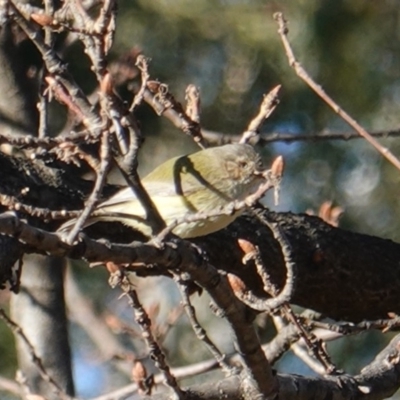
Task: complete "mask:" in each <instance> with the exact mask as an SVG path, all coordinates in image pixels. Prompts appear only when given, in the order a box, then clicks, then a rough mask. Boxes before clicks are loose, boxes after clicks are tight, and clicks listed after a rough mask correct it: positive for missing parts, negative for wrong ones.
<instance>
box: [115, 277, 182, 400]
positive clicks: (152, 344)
mask: <svg viewBox="0 0 400 400" xmlns="http://www.w3.org/2000/svg"><path fill="white" fill-rule="evenodd" d="M120 287H121V289H122V290H123V291H124V295H125V296H126V297H127V298H128V300H129V303H130V305H131V306H132V307H133V309H134V312H135V320H136V322H137V323H138V324H139V326H140V328H141V330H142V332H143V339H144V340H145V342H146V344H147V347H148V349H149V352H150V357H151V358H152V360H153V361H154V362H155V364H156V366H157V368H159V370H160V372H161V374H162V375H163V377H164V383H165V384H166V385H167V386H168V387H169V388H170V389H172V391H173V393H174V394H175V396H176V398H178V399H183V398H184V392H183V391H182V389H181V388H180V387H179V385H178V382H177V381H176V378H175V377H174V376H173V375H172V373H171V370H170V367H169V366H168V364H167V362H166V360H165V355H164V353H163V352H162V350H161V348H160V346H159V345H158V343H157V341H156V339H155V338H154V336H153V332H152V330H151V321H150V318H149V317H148V315H147V313H146V311H145V309H144V308H143V306H142V304H141V303H140V300H139V297H138V295H137V292H136V290H134V288H133V285H132V284H131V283H130V281H129V278H128V277H127V276H126V275H125V274H123V273H122V274H121V281H120Z"/></svg>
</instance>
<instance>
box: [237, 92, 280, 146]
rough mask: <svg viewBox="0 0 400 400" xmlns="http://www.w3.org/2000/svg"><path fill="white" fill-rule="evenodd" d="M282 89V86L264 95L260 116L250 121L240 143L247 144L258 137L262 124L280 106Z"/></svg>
mask: <svg viewBox="0 0 400 400" xmlns="http://www.w3.org/2000/svg"><path fill="white" fill-rule="evenodd" d="M280 89H281V85H278V86H275V87H274V88H273V89H271V90H270V91H269V93H268V94H265V95H264V98H263V101H262V102H261V105H260V109H259V111H258V114H257V115H256V116H255V117H254V118H253V119H252V120H251V121H250V123H249V126H248V127H247V129H246V130H245V131H244V132H243V134H242V137H241V138H240V140H239V143H247V142H249V141H250V139H252V138H257V137H258V135H259V134H260V129H261V126H262V124H263V123H264V121H265V120H266V119H268V118H269V116H270V115H271V114H272V113H273V112H274V110H275V108H276V107H277V105H278V104H279V99H278V94H279V91H280Z"/></svg>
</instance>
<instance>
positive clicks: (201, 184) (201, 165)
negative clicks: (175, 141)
mask: <svg viewBox="0 0 400 400" xmlns="http://www.w3.org/2000/svg"><path fill="white" fill-rule="evenodd" d="M262 171H263V170H262V162H261V158H260V156H259V155H258V154H257V152H256V151H255V150H254V148H253V147H252V146H250V145H248V144H227V145H224V146H219V147H213V148H209V149H205V150H200V151H198V152H196V153H193V154H190V155H185V156H180V157H175V158H171V159H170V160H168V161H166V162H164V163H163V164H161V165H160V166H158V167H157V168H156V169H154V170H153V171H152V172H150V173H149V174H148V175H147V176H146V177H145V178H143V179H142V183H143V186H144V188H145V189H146V190H147V192H148V194H149V196H150V197H151V199H152V201H153V203H154V205H155V206H156V208H157V209H158V211H159V213H160V215H161V217H162V218H163V219H164V221H165V222H166V224H167V226H168V225H170V224H172V223H174V222H175V221H176V220H182V219H183V217H185V216H187V215H191V214H196V213H198V212H204V213H207V212H212V211H215V210H217V209H219V208H221V207H224V206H226V205H227V204H229V203H230V202H232V201H233V200H243V199H245V198H246V197H247V196H248V195H250V194H252V193H254V192H255V191H256V190H257V188H258V187H259V185H260V184H261V183H262V182H263V180H264V178H263V176H262ZM239 214H240V212H236V213H235V214H233V215H225V214H223V215H218V216H214V217H209V218H205V219H200V220H196V221H192V222H182V223H181V224H179V225H177V226H176V227H175V228H174V229H173V233H175V234H176V235H178V236H180V237H181V238H194V237H198V236H205V235H208V234H209V233H213V232H216V231H218V230H220V229H223V228H225V227H226V226H228V225H229V224H230V223H231V222H233V221H234V220H235V218H236V217H237V216H238V215H239ZM75 221H76V220H70V221H67V222H66V223H65V224H64V225H62V227H61V228H60V230H61V231H65V230H67V229H69V228H71V227H72V226H73V225H74V223H75ZM99 221H119V222H122V223H123V224H125V225H127V226H129V227H132V228H134V229H135V230H139V231H141V232H142V233H144V234H145V235H147V236H150V235H151V229H150V226H149V224H148V222H147V221H146V219H145V212H144V209H143V207H142V206H141V204H140V202H139V201H138V200H137V199H136V196H135V194H134V193H133V191H132V190H131V189H130V188H129V187H128V188H125V189H122V190H121V191H119V192H117V193H116V194H115V195H114V196H112V197H111V198H110V199H108V200H106V201H104V202H103V203H100V204H99V205H98V206H97V208H96V209H95V211H94V212H93V216H91V217H89V218H88V220H87V221H86V223H85V226H89V225H92V224H94V223H96V222H99Z"/></svg>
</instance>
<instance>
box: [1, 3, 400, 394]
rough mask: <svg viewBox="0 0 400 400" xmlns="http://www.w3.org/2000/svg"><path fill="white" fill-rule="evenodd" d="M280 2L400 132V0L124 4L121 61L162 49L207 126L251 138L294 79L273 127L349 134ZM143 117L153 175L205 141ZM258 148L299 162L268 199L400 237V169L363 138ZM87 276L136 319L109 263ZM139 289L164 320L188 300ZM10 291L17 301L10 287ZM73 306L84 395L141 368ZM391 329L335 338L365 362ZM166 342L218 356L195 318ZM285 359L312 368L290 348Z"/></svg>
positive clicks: (109, 306) (344, 358) (345, 83)
mask: <svg viewBox="0 0 400 400" xmlns="http://www.w3.org/2000/svg"><path fill="white" fill-rule="evenodd" d="M276 11H282V12H283V13H284V15H285V17H286V19H287V20H288V21H289V24H288V27H289V39H290V40H291V43H292V45H293V48H294V51H295V54H296V56H297V58H298V60H299V61H300V62H301V63H302V65H303V66H304V68H305V69H306V70H307V71H308V72H309V74H310V75H311V76H312V77H313V78H314V79H315V80H316V81H317V82H318V83H319V84H321V85H322V86H323V88H324V89H325V90H326V91H327V93H328V94H329V95H331V96H332V97H333V98H334V99H335V100H336V101H337V102H338V103H339V105H340V106H341V107H342V108H343V109H345V110H346V111H347V112H348V113H350V114H351V115H352V116H353V117H354V118H355V119H356V120H357V121H358V122H360V123H361V124H362V125H363V126H364V127H365V128H366V129H367V130H369V131H389V130H397V129H400V113H399V105H400V104H399V103H400V1H399V0H381V1H379V2H377V1H374V2H373V1H364V0H322V1H321V0H298V1H290V0H280V1H268V0H267V1H266V0H248V1H245V0H196V1H190V0H173V1H170V0H135V1H133V0H125V1H120V2H119V13H118V20H117V30H116V38H115V44H114V46H113V48H112V51H111V54H110V57H109V58H110V61H115V60H118V59H119V58H120V57H123V56H124V55H125V54H128V53H132V52H142V53H143V54H144V55H146V56H148V57H151V59H152V62H151V64H150V74H151V78H152V79H158V80H160V81H161V82H164V83H166V84H168V86H169V89H170V91H171V92H172V93H173V94H174V95H175V97H176V98H177V99H178V100H179V101H181V102H184V93H185V88H186V87H187V85H188V84H195V85H196V86H198V87H199V89H200V92H201V100H202V114H201V123H202V126H203V128H205V129H209V130H212V131H218V132H222V133H229V134H238V135H239V134H240V133H241V132H243V131H244V130H245V129H246V126H247V124H248V122H249V121H250V119H251V118H252V117H253V116H254V115H255V114H256V113H257V110H258V107H259V104H260V102H261V99H262V96H263V94H264V93H266V92H268V91H269V90H270V89H271V88H272V87H274V86H275V85H277V84H281V85H282V90H281V94H280V100H281V102H280V104H279V106H278V108H277V109H276V111H275V112H274V113H273V115H272V116H271V117H270V119H269V120H268V121H267V123H266V124H265V125H264V127H263V130H262V133H263V135H265V136H266V137H268V135H269V134H272V133H286V134H292V135H294V136H296V135H299V134H307V135H310V136H312V135H313V134H316V133H321V132H323V131H333V132H341V133H346V132H350V131H351V130H350V128H349V127H348V126H347V125H346V124H345V123H344V121H342V120H341V119H340V118H339V117H338V116H337V115H336V114H335V113H334V112H333V111H332V110H331V109H330V108H328V106H327V105H326V104H325V103H323V102H322V101H321V100H320V99H319V98H318V97H317V96H316V95H315V94H314V93H313V92H311V90H310V89H309V88H308V87H307V86H306V85H305V84H304V83H303V82H302V81H301V80H300V79H299V78H297V76H296V75H295V73H294V71H293V70H292V69H291V68H290V67H289V65H288V62H287V58H286V55H285V52H284V50H283V47H282V44H281V41H280V38H279V36H278V34H277V25H276V22H275V21H274V20H273V18H272V15H273V13H274V12H276ZM62 52H63V54H64V58H65V59H66V60H67V61H68V63H69V67H70V68H71V71H72V72H73V73H74V74H75V78H76V80H77V81H78V83H79V84H80V85H81V86H82V87H83V88H84V90H85V91H86V92H87V93H92V92H94V91H96V90H97V87H96V81H95V79H94V76H92V75H91V73H90V71H89V69H88V66H89V63H88V61H87V60H86V59H85V57H84V55H83V51H82V47H81V45H80V44H77V43H76V42H74V41H73V40H71V41H70V42H69V46H68V48H64V49H63V50H62ZM119 93H120V95H121V96H122V97H123V98H124V99H126V100H127V101H130V100H131V97H132V96H131V94H130V92H129V91H128V90H127V89H126V88H124V87H121V88H119ZM53 112H54V119H53V123H52V128H53V130H54V133H56V132H57V130H58V129H60V127H62V126H63V124H64V122H65V115H63V113H62V112H61V111H60V110H59V107H58V108H57V107H55V111H53ZM137 117H138V119H139V120H140V123H141V128H142V132H143V134H144V136H145V138H146V140H145V144H144V147H143V150H142V152H141V162H140V169H141V172H142V173H143V174H144V173H146V172H148V171H150V170H151V169H152V168H154V167H155V166H156V165H158V164H160V163H161V162H162V161H164V160H166V159H168V158H170V157H172V156H174V155H178V154H182V153H187V152H191V151H194V150H196V147H195V145H194V144H193V142H192V141H191V139H190V138H187V137H185V136H184V134H183V133H182V132H180V131H179V130H178V129H176V128H175V127H174V126H173V125H172V124H171V123H170V122H169V121H168V120H166V119H164V118H162V117H159V116H157V115H156V114H155V113H154V111H153V110H152V109H151V108H150V107H148V106H147V105H142V106H141V107H140V109H139V110H138V111H137ZM381 143H382V144H383V145H384V146H388V147H390V149H391V150H392V151H393V152H394V153H395V154H399V155H400V145H399V140H398V139H396V138H391V137H386V138H384V139H381ZM259 151H260V152H261V153H262V155H263V157H264V159H265V161H266V163H268V162H270V160H271V159H272V158H273V157H275V156H277V155H278V154H282V155H283V156H284V158H285V161H286V171H285V176H284V181H283V186H282V192H281V203H280V205H279V206H278V207H274V206H273V205H272V201H271V200H270V199H267V204H268V205H269V206H271V207H273V208H274V209H277V210H281V211H293V212H305V211H306V210H308V209H312V210H315V211H317V210H318V208H319V207H320V205H321V203H322V202H324V201H326V200H330V201H333V203H334V205H339V206H341V207H343V208H344V209H345V213H344V215H343V217H342V219H341V227H343V228H346V229H350V230H354V231H357V232H362V233H367V234H371V235H376V236H381V237H385V238H389V239H392V240H395V241H399V240H400V230H399V229H398V227H399V223H398V221H397V217H398V216H399V213H400V203H399V196H398V187H397V184H398V183H399V181H400V174H399V171H397V170H396V169H395V168H394V167H393V166H392V165H390V164H389V163H388V162H387V161H386V160H384V159H382V157H381V156H380V155H379V154H378V153H377V152H376V151H375V150H374V149H373V148H372V147H371V146H370V145H368V144H367V143H366V142H365V141H364V140H362V139H357V140H349V141H345V140H329V141H312V140H309V141H299V142H295V143H292V144H286V143H282V142H276V143H271V144H268V145H263V146H260V147H259ZM74 274H75V276H77V277H78V280H79V285H80V288H81V290H82V291H83V292H84V293H85V294H86V295H87V297H88V301H89V302H90V304H91V306H92V307H93V308H94V309H95V310H96V312H98V314H99V315H101V316H105V315H108V313H111V314H112V315H117V316H118V318H121V319H124V320H125V319H126V321H127V323H129V324H131V325H132V326H133V325H134V324H133V322H132V311H131V310H130V309H128V308H127V306H126V303H125V301H124V300H117V297H118V295H119V293H117V292H116V291H111V289H109V287H108V284H107V274H106V273H105V272H104V271H102V270H101V269H94V270H88V269H87V268H85V267H84V266H82V265H78V266H76V265H75V266H74ZM155 288H157V292H155ZM138 290H139V294H140V295H141V296H142V301H143V303H144V304H145V305H146V306H147V307H150V306H151V305H154V304H156V303H157V304H159V305H160V311H159V312H158V314H157V317H156V319H157V320H159V321H164V320H165V318H167V317H168V315H169V314H170V310H171V308H174V307H177V306H178V304H179V293H178V291H177V289H176V288H175V287H174V286H173V285H172V284H171V283H170V282H168V281H167V280H164V279H158V278H157V279H150V280H149V279H146V280H143V279H142V280H140V279H138ZM155 293H156V294H155ZM1 296H3V297H4V300H3V301H2V302H6V300H7V299H6V297H7V295H6V294H3V293H1ZM160 299H162V300H160ZM195 304H196V305H198V307H199V318H200V320H201V322H202V323H203V324H204V326H205V327H206V328H207V329H208V331H209V333H210V335H211V336H212V338H213V339H214V340H215V341H216V343H217V344H218V345H219V346H220V347H221V349H222V350H223V351H227V352H231V351H233V346H232V343H230V342H229V341H227V331H226V326H225V324H224V322H223V321H221V320H219V319H217V318H216V317H214V316H213V315H212V313H211V312H210V311H209V310H208V301H207V298H206V296H205V295H203V296H202V297H201V298H200V299H199V298H198V297H196V299H195ZM71 317H72V318H71V321H72V322H71V338H72V345H73V353H74V360H75V376H76V384H77V389H78V395H80V396H82V397H87V398H89V397H93V396H95V395H96V394H100V393H102V392H104V391H106V390H109V389H110V388H112V387H113V388H115V387H118V386H119V385H122V384H125V383H127V382H128V380H129V377H121V375H120V373H119V372H117V370H116V368H115V367H114V364H113V363H110V362H109V361H108V360H105V359H104V357H103V355H101V354H100V353H99V352H98V350H97V349H96V347H95V346H93V344H92V341H91V339H90V337H89V335H88V334H87V332H85V330H84V329H82V328H81V327H80V325H79V324H77V323H76V321H74V316H73V313H71ZM260 334H261V336H262V337H265V338H267V337H268V336H270V335H271V331H270V330H269V329H268V327H267V328H265V327H263V326H262V324H261V323H260ZM122 336H123V335H122ZM389 336H390V335H387V336H386V337H385V339H384V338H383V335H381V334H378V333H372V334H364V335H358V336H357V337H355V338H350V339H346V340H341V341H337V342H335V344H334V345H333V346H331V347H332V349H333V350H334V353H333V354H334V357H333V358H334V361H335V362H337V363H338V364H339V366H340V367H342V368H344V369H345V370H346V371H347V372H349V373H354V372H356V371H358V370H360V368H362V366H364V365H365V364H366V363H367V362H369V361H370V360H371V359H372V358H373V357H374V355H375V354H376V352H377V351H378V350H379V349H381V348H383V346H384V343H385V341H386V340H387V338H388V337H389ZM0 337H1V338H2V339H1V341H0V354H1V359H0V374H2V375H5V376H8V377H13V376H14V374H15V368H16V366H15V355H14V353H13V351H12V345H11V344H10V343H11V341H12V335H11V333H10V332H9V330H8V328H6V327H5V326H4V324H0ZM124 340H125V342H126V344H127V345H128V346H129V347H130V348H131V349H132V350H135V351H136V352H138V353H139V355H140V352H142V353H141V354H142V355H145V350H144V349H142V347H141V344H140V343H138V342H140V340H138V339H135V340H131V339H129V338H128V337H125V338H124ZM163 344H164V346H165V348H166V352H167V355H168V357H169V359H170V360H171V363H172V365H173V366H181V365H185V364H188V363H190V362H194V361H200V360H202V359H208V358H209V357H210V356H209V355H208V353H207V352H206V350H205V349H204V348H203V347H202V344H201V343H199V342H198V341H197V339H195V338H194V336H193V334H192V333H191V331H190V328H189V327H188V325H187V321H186V318H185V317H181V318H178V319H177V321H176V322H175V326H174V327H173V328H171V329H170V331H169V332H168V334H167V335H166V337H165V340H164V342H163ZM138 349H140V350H138ZM278 369H279V370H281V371H285V372H297V373H300V374H312V372H311V370H309V369H308V368H307V367H305V365H304V364H303V363H302V362H300V361H298V360H297V359H295V358H294V357H293V356H291V355H290V354H288V355H287V356H286V357H285V358H284V359H283V360H282V361H281V362H280V363H279V366H278ZM206 378H207V377H202V378H201V379H206ZM191 382H192V381H191V380H187V381H184V383H191ZM9 398H12V397H9Z"/></svg>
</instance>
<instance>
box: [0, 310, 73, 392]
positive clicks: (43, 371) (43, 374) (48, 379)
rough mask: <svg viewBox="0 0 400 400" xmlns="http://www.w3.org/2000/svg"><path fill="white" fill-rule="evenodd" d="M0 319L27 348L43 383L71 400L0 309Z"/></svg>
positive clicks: (22, 335) (19, 329)
mask: <svg viewBox="0 0 400 400" xmlns="http://www.w3.org/2000/svg"><path fill="white" fill-rule="evenodd" d="M0 318H1V319H2V320H3V321H4V322H5V323H6V324H7V325H8V327H9V328H10V329H11V330H12V331H13V332H14V334H15V335H17V336H18V337H19V338H20V339H21V340H22V341H23V342H24V343H25V345H26V346H27V348H28V352H29V355H30V357H31V360H32V362H33V364H34V365H35V366H36V368H37V369H38V371H39V373H40V376H41V377H42V379H43V380H44V381H45V382H48V383H49V384H50V386H51V387H52V389H53V391H54V392H55V393H56V394H57V396H59V398H60V399H63V400H73V397H71V396H68V395H67V394H66V393H65V392H64V390H63V389H62V388H61V386H59V384H58V383H57V382H56V381H55V380H54V379H53V378H52V377H51V376H50V375H49V373H48V372H47V370H46V368H45V366H44V365H43V362H42V359H41V358H40V357H39V356H38V355H37V354H36V351H35V348H34V347H33V345H32V343H31V342H30V340H29V339H28V338H27V336H26V335H25V333H24V331H23V330H22V329H21V327H20V326H19V325H17V324H16V323H15V322H14V321H13V320H12V319H11V318H10V317H8V315H7V314H6V313H5V312H4V310H3V309H1V308H0Z"/></svg>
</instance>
